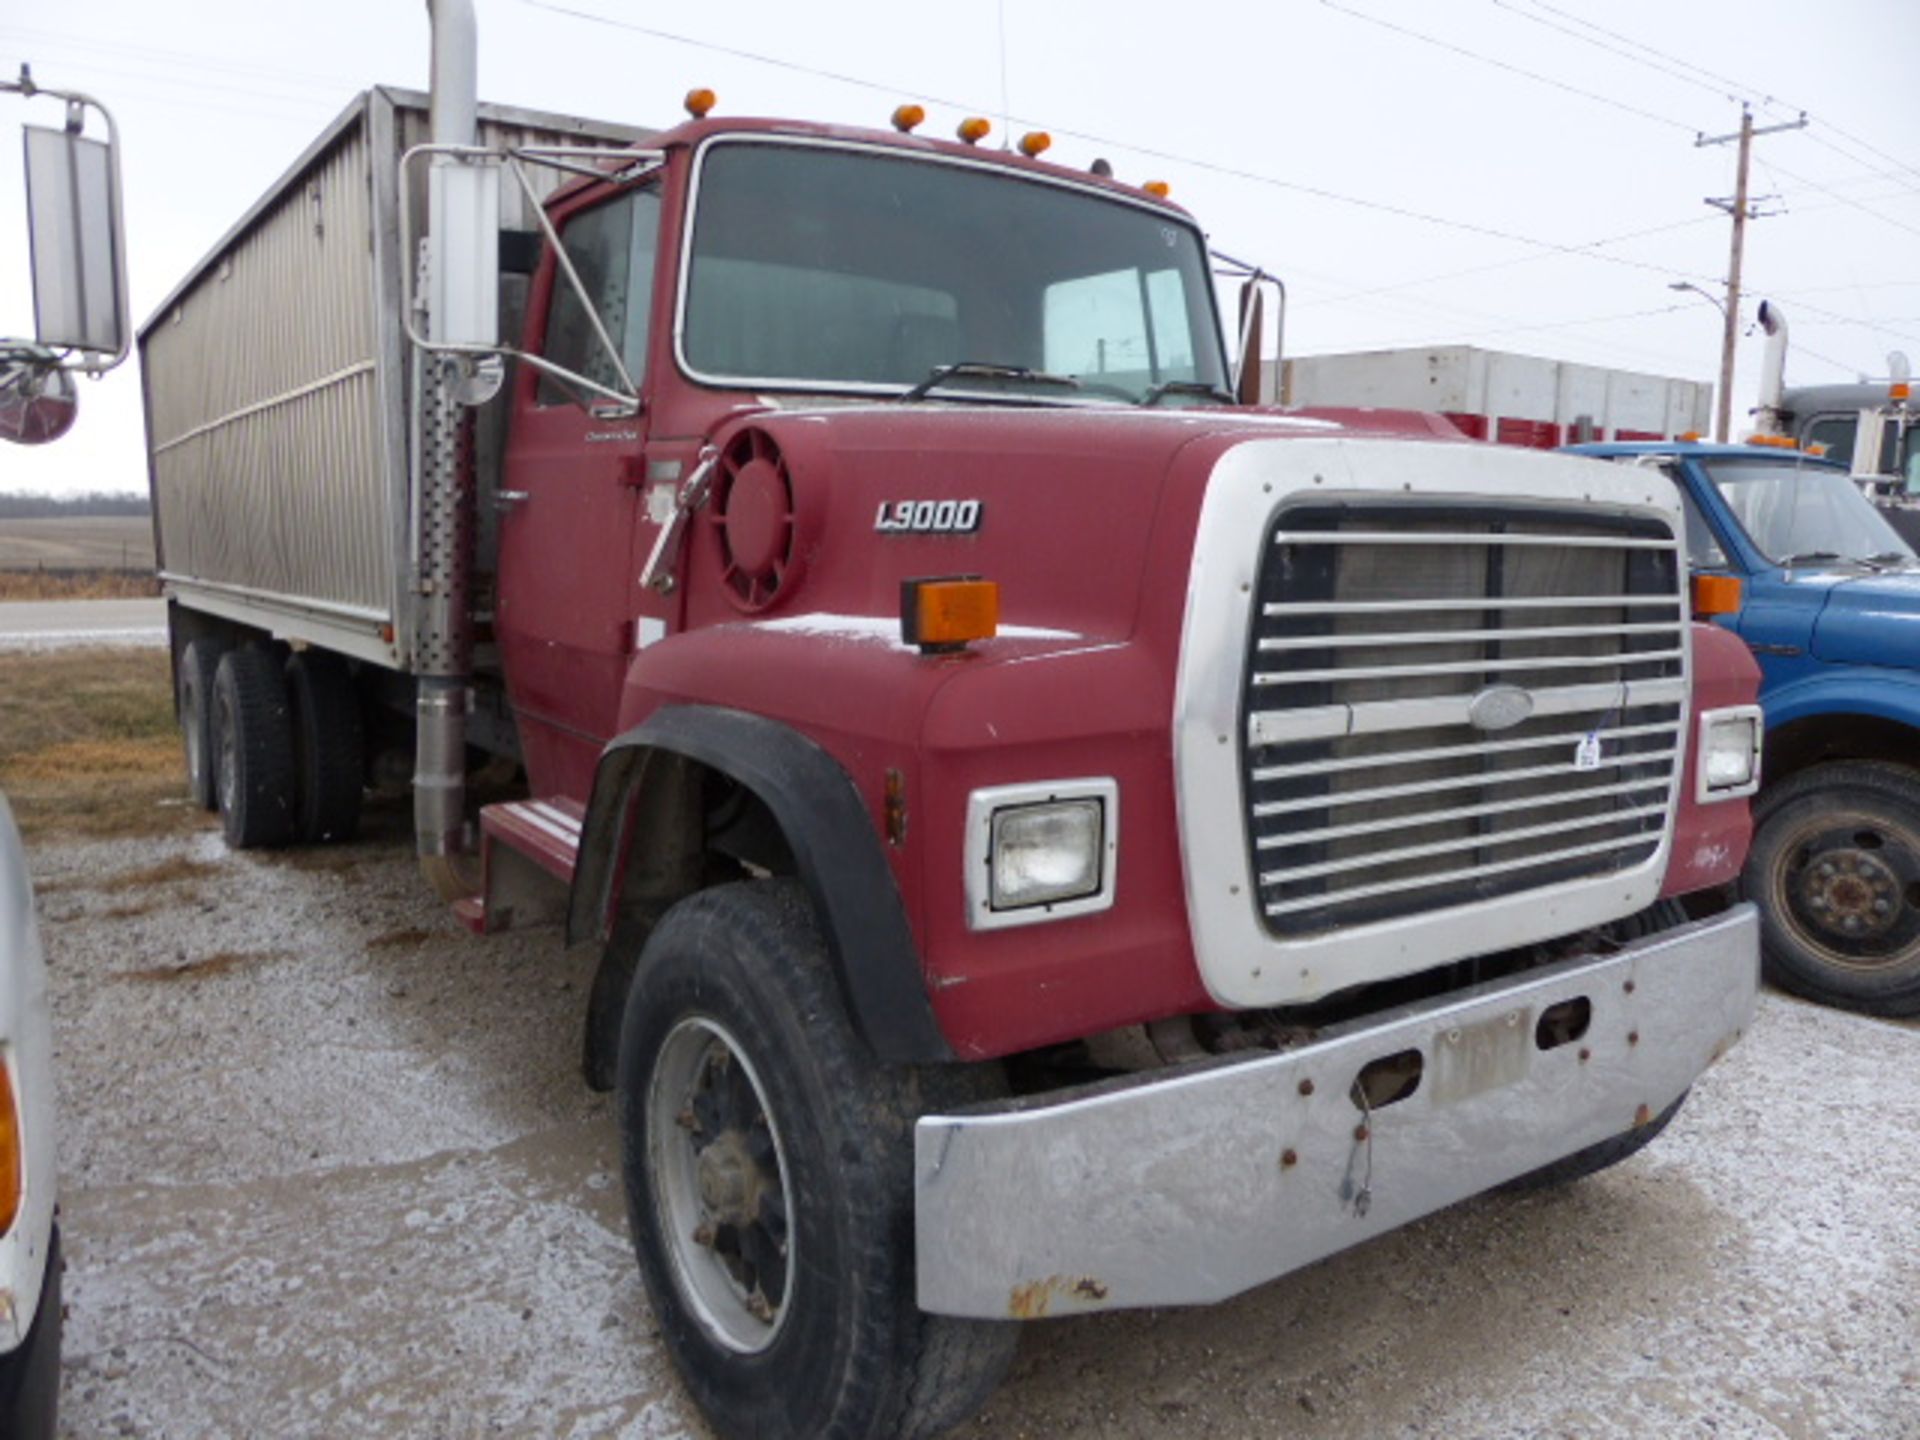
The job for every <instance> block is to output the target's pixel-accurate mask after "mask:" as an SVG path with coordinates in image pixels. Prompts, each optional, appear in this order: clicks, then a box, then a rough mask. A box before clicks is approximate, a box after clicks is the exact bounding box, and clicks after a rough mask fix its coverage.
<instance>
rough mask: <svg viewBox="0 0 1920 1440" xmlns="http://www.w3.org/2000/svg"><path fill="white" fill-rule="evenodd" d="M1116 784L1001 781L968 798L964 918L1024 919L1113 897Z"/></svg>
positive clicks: (1081, 910) (1055, 915) (989, 924)
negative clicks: (1013, 783)
mask: <svg viewBox="0 0 1920 1440" xmlns="http://www.w3.org/2000/svg"><path fill="white" fill-rule="evenodd" d="M1119 801H1120V791H1119V786H1118V785H1117V784H1115V782H1114V781H1112V780H1107V779H1094V780H1063V781H1059V782H1057V783H1053V784H1039V785H1000V786H995V787H994V788H992V789H990V790H976V791H974V792H973V794H972V795H971V796H970V797H969V798H968V801H967V844H966V865H967V877H966V896H967V921H968V924H970V925H971V926H972V927H973V928H974V929H976V930H990V929H995V928H997V927H1000V926H1005V925H1027V924H1032V923H1033V922H1035V921H1040V920H1054V919H1062V918H1065V917H1066V916H1069V915H1084V914H1086V913H1088V912H1089V911H1094V910H1104V909H1106V908H1107V907H1108V906H1110V905H1112V904H1113V876H1114V868H1115V861H1116V858H1117V856H1118V854H1119V840H1118V834H1117V832H1118V829H1119Z"/></svg>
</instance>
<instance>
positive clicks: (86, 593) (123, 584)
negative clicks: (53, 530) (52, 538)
mask: <svg viewBox="0 0 1920 1440" xmlns="http://www.w3.org/2000/svg"><path fill="white" fill-rule="evenodd" d="M159 593H160V578H159V577H158V576H157V575H154V574H152V573H151V572H150V571H143V570H0V600H143V599H146V598H148V597H150V596H154V595H158V594H159Z"/></svg>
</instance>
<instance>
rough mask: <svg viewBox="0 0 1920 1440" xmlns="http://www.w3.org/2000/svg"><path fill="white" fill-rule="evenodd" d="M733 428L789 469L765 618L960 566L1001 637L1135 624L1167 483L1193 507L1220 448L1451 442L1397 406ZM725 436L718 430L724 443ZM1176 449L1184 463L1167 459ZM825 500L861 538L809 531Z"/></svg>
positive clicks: (979, 408) (827, 409)
mask: <svg viewBox="0 0 1920 1440" xmlns="http://www.w3.org/2000/svg"><path fill="white" fill-rule="evenodd" d="M736 425H737V427H739V428H751V429H756V430H759V431H761V432H764V434H765V435H766V436H767V437H770V438H771V440H772V441H773V442H774V444H775V445H776V446H777V447H778V449H779V451H780V455H781V458H782V460H783V461H784V462H785V464H786V466H787V468H788V471H789V473H790V475H791V477H792V486H793V498H794V538H795V555H796V562H797V563H796V566H795V568H794V572H793V575H792V579H793V581H795V582H797V583H792V584H791V585H789V586H788V587H787V588H788V590H789V594H788V595H786V596H785V597H783V598H782V599H781V600H779V601H777V602H776V603H775V604H774V605H773V606H772V607H770V608H769V609H768V610H767V611H765V612H764V618H765V620H766V621H782V620H785V621H788V622H790V623H802V622H803V621H804V618H805V617H807V616H809V615H813V616H820V617H840V618H842V619H844V618H849V617H861V616H867V617H897V616H898V614H899V606H900V582H901V581H902V580H904V579H908V578H919V577H929V576H940V575H959V574H973V575H981V576H984V577H985V578H987V579H997V580H999V581H1001V582H1002V588H1001V596H1000V603H1001V617H1000V618H1001V622H1002V632H1001V633H1002V634H1003V635H1008V634H1009V633H1011V634H1013V635H1018V634H1019V633H1020V632H1022V631H1026V632H1029V634H1032V633H1033V632H1044V633H1045V635H1046V636H1048V637H1049V638H1054V639H1057V640H1059V641H1062V642H1079V641H1084V640H1115V639H1121V638H1124V637H1125V636H1127V635H1128V634H1130V633H1131V632H1132V630H1133V627H1134V623H1135V621H1136V619H1137V617H1138V612H1139V608H1140V604H1141V602H1142V599H1143V592H1142V585H1141V578H1142V576H1143V574H1144V572H1145V570H1146V567H1147V565H1148V563H1149V560H1150V558H1151V555H1152V551H1153V547H1154V546H1155V545H1156V544H1159V543H1161V542H1163V541H1168V542H1170V541H1171V539H1172V537H1171V536H1170V535H1167V534H1164V533H1163V532H1161V531H1160V530H1159V529H1158V527H1157V525H1156V521H1157V520H1160V519H1162V518H1164V514H1163V505H1164V504H1165V502H1166V500H1167V498H1168V488H1169V486H1170V485H1172V486H1174V487H1176V488H1177V489H1178V490H1180V491H1181V492H1182V494H1183V495H1185V498H1186V499H1187V501H1188V502H1189V503H1188V506H1187V507H1185V508H1187V509H1189V510H1190V509H1191V507H1192V506H1193V505H1196V504H1197V495H1195V494H1186V492H1188V491H1197V490H1199V489H1203V488H1204V485H1205V480H1206V476H1207V474H1208V472H1209V471H1210V470H1211V467H1212V462H1213V460H1214V459H1215V458H1217V457H1218V455H1219V454H1220V453H1221V452H1223V451H1225V450H1226V449H1229V448H1231V447H1232V446H1234V445H1236V444H1239V443H1241V442H1243V441H1249V440H1272V439H1286V438H1308V437H1311V438H1318V439H1325V438H1329V437H1338V436H1355V437H1358V436H1375V437H1377V436H1382V435H1393V436H1401V437H1406V438H1416V437H1417V438H1421V439H1427V440H1434V439H1453V440H1456V441H1457V438H1458V437H1457V435H1455V434H1454V432H1452V431H1451V429H1450V428H1447V427H1444V424H1443V423H1442V424H1440V425H1438V426H1437V425H1436V423H1435V421H1434V419H1433V418H1432V417H1429V416H1424V415H1412V414H1409V413H1407V412H1399V411H1349V412H1314V413H1307V412H1282V411H1256V410H1223V409H1198V408H1196V409H1181V410H1138V409H1126V408H1119V407H1114V408H1108V407H1100V408H1093V407H1072V408H1068V407H1045V408H1042V407H1033V408H1026V407H1014V406H1005V405H991V406H990V405H946V404H936V405H857V406H856V405H847V406H821V407H818V408H810V409H804V410H801V409H793V410H776V411H770V412H765V411H763V412H759V413H755V414H753V415H750V416H745V417H742V418H741V419H740V420H739V421H738V422H736ZM738 433H739V429H738V428H735V429H730V430H729V432H727V433H726V434H723V435H721V436H719V437H717V438H718V439H719V440H720V443H721V444H722V445H723V446H731V445H732V444H733V443H734V437H735V436H737V434H738ZM1190 447H1191V448H1192V450H1193V452H1194V453H1193V455H1192V459H1193V462H1194V463H1191V464H1188V463H1179V464H1176V457H1179V456H1181V455H1182V452H1185V451H1188V450H1189V448H1190ZM946 502H952V503H950V504H949V503H946ZM916 507H917V509H916ZM968 507H972V508H968ZM829 510H831V512H833V516H834V521H833V523H834V527H835V528H844V527H848V526H858V527H860V528H862V529H865V530H866V531H868V532H870V533H872V534H873V536H874V542H875V543H873V544H872V545H848V544H845V543H841V544H838V545H829V544H826V543H824V537H825V536H826V535H827V533H829V532H828V512H829ZM968 522H971V523H968ZM1156 537H1158V538H1156ZM1162 598H1165V597H1162ZM1174 603H1176V604H1177V603H1178V602H1177V599H1176V600H1175V601H1174ZM715 618H719V617H717V616H716V617H715Z"/></svg>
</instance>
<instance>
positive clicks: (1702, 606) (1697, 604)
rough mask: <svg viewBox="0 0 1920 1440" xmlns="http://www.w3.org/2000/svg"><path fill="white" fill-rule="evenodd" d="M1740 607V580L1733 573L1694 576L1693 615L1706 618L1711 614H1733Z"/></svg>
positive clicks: (1702, 618) (1698, 618)
mask: <svg viewBox="0 0 1920 1440" xmlns="http://www.w3.org/2000/svg"><path fill="white" fill-rule="evenodd" d="M1739 609H1740V581H1739V579H1738V577H1736V576H1733V575H1696V576H1694V577H1693V615H1694V618H1695V619H1696V620H1704V619H1706V618H1707V617H1708V616H1709V615H1732V614H1735V613H1737V612H1738V611H1739Z"/></svg>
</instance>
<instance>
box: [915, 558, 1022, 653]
mask: <svg viewBox="0 0 1920 1440" xmlns="http://www.w3.org/2000/svg"><path fill="white" fill-rule="evenodd" d="M999 631H1000V586H999V584H998V583H997V582H995V581H992V580H982V579H981V578H980V577H979V576H978V575H944V576H939V577H937V578H933V579H927V580H902V581H901V582H900V638H901V639H902V640H904V641H905V642H906V643H907V644H909V645H917V646H919V647H920V649H921V651H922V652H924V653H926V654H929V655H935V654H940V653H942V652H948V651H954V650H961V649H964V648H965V647H966V644H967V642H968V641H970V640H990V639H992V638H993V637H994V636H995V635H997V634H998V633H999Z"/></svg>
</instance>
